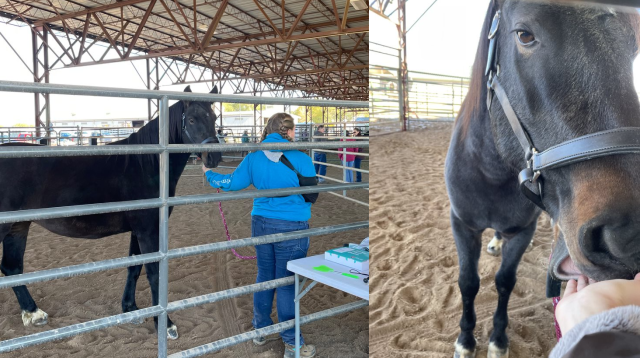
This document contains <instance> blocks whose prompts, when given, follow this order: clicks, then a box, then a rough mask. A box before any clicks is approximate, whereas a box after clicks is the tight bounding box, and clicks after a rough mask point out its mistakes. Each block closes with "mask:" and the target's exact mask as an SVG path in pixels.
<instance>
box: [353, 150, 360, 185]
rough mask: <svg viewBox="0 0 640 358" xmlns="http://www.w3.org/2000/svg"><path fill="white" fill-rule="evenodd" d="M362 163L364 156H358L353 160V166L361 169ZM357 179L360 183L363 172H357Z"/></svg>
mask: <svg viewBox="0 0 640 358" xmlns="http://www.w3.org/2000/svg"><path fill="white" fill-rule="evenodd" d="M361 163H362V157H361V156H356V160H354V161H353V167H354V168H356V169H360V164H361ZM356 181H357V182H358V183H359V182H361V181H362V173H360V172H356Z"/></svg>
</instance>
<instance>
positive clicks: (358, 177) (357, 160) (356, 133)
mask: <svg viewBox="0 0 640 358" xmlns="http://www.w3.org/2000/svg"><path fill="white" fill-rule="evenodd" d="M353 136H354V137H360V136H362V132H361V131H360V128H354V129H353ZM355 149H357V152H358V153H362V148H355ZM355 157H356V158H355V159H354V161H353V167H354V168H356V169H360V166H361V165H362V157H361V156H359V155H356V156H355ZM361 181H362V173H360V172H356V182H358V183H360V182H361Z"/></svg>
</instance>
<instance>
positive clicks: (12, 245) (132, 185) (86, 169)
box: [0, 87, 222, 339]
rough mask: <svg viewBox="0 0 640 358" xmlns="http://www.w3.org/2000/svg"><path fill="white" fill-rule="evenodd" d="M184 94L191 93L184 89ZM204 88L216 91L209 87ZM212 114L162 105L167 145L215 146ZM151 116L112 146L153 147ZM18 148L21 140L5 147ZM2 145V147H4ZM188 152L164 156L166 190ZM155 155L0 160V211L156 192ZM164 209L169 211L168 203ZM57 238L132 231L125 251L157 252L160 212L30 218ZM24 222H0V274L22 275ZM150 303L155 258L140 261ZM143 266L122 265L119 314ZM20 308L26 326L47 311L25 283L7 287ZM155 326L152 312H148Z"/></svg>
mask: <svg viewBox="0 0 640 358" xmlns="http://www.w3.org/2000/svg"><path fill="white" fill-rule="evenodd" d="M185 92H191V89H190V88H189V87H187V88H186V89H185ZM211 93H218V89H217V87H215V88H214V89H213V90H212V91H211ZM215 121H216V116H215V114H214V113H213V111H212V109H211V103H206V102H189V101H179V102H177V103H175V104H173V105H172V106H171V107H170V108H169V143H171V144H182V143H186V144H190V143H197V144H200V143H205V142H212V143H217V142H218V141H217V139H216V137H215V133H216V131H215ZM158 143H159V142H158V119H157V118H155V119H154V120H152V121H150V122H149V123H148V124H146V125H145V126H144V127H142V128H140V130H139V131H138V132H137V133H132V134H131V135H130V136H129V137H128V138H126V139H123V140H120V141H117V142H113V143H111V144H113V145H134V144H158ZM7 145H14V146H15V145H23V146H24V145H25V144H7ZM7 145H4V146H7ZM189 156H190V154H189V153H172V154H170V155H169V168H168V169H169V195H170V196H173V195H175V192H176V185H177V184H178V180H179V179H180V175H181V174H182V171H183V170H184V167H185V165H186V164H187V160H188V159H189ZM221 158H222V156H221V154H220V153H208V155H207V154H203V161H204V163H205V165H206V166H207V167H209V168H213V167H216V166H217V165H218V163H219V162H220V160H221ZM159 193H160V177H159V155H158V154H144V155H111V156H87V157H59V158H55V157H54V158H16V159H13V158H12V159H0V212H5V211H14V210H27V209H40V208H49V207H58V206H71V205H83V204H95V203H106V202H117V201H128V200H140V199H151V198H157V197H159ZM170 210H171V208H170ZM35 222H36V223H38V224H39V225H41V226H42V227H44V228H46V229H47V230H49V231H51V232H54V233H56V234H58V235H62V236H68V237H74V238H82V239H99V238H103V237H106V236H110V235H115V234H120V233H124V232H131V241H130V245H129V255H140V254H147V253H151V252H157V251H158V249H159V239H158V238H159V209H145V210H136V211H124V212H115V213H107V214H96V215H85V216H77V217H68V218H59V219H48V220H40V221H35ZM30 225H31V222H18V223H9V224H0V241H2V245H3V255H2V263H1V264H0V270H1V271H2V273H3V274H4V275H5V276H11V275H17V274H21V273H22V271H23V256H24V251H25V247H26V245H27V236H28V233H29V226H30ZM145 267H146V271H147V279H148V280H149V284H150V286H151V295H152V302H153V305H157V304H158V263H157V262H153V263H148V264H145ZM141 270H142V265H138V266H131V267H129V268H128V276H127V283H126V285H125V289H124V294H123V296H122V310H123V312H131V311H135V310H137V309H138V307H137V306H136V301H135V289H136V283H137V280H138V277H139V276H140V271H141ZM13 291H14V292H15V294H16V297H17V298H18V302H19V304H20V308H21V309H22V322H23V323H24V325H25V326H30V325H35V326H40V325H44V324H47V319H48V315H47V314H46V313H45V312H44V311H42V310H41V309H39V308H38V307H37V306H36V303H35V302H34V301H33V298H32V297H31V295H30V294H29V291H28V290H27V287H26V286H17V287H13ZM167 322H168V325H167V332H168V336H169V338H171V339H176V338H178V330H177V327H176V326H175V325H174V324H173V323H172V322H171V320H168V321H167ZM155 326H156V329H157V328H158V317H155Z"/></svg>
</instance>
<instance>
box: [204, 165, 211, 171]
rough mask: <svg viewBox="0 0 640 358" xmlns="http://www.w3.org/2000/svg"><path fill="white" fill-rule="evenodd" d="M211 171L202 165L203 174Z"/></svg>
mask: <svg viewBox="0 0 640 358" xmlns="http://www.w3.org/2000/svg"><path fill="white" fill-rule="evenodd" d="M209 170H211V169H209V168H207V167H205V166H204V164H202V172H203V173H206V172H208V171H209Z"/></svg>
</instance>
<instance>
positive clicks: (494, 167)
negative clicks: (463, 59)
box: [451, 92, 514, 181]
mask: <svg viewBox="0 0 640 358" xmlns="http://www.w3.org/2000/svg"><path fill="white" fill-rule="evenodd" d="M481 98H486V92H483V93H482V97H481ZM494 105H499V104H495V103H494ZM481 107H482V108H480V110H479V111H478V113H477V114H476V115H475V116H474V117H473V118H471V120H470V121H469V126H468V128H467V130H466V135H464V136H462V135H461V132H462V131H461V126H460V125H459V124H460V123H456V124H455V125H454V135H453V137H452V139H451V140H452V142H453V144H454V145H455V146H456V151H459V152H464V153H465V154H466V155H463V156H459V157H458V159H461V158H465V159H463V160H469V162H468V163H466V164H465V165H470V166H473V167H478V168H482V171H483V173H485V175H487V176H490V177H491V178H492V179H493V180H498V181H501V180H505V179H506V178H507V177H511V176H512V175H513V173H514V171H513V170H512V169H511V168H510V167H509V166H508V164H507V163H506V162H505V161H504V160H503V158H502V157H501V156H500V154H499V152H498V148H497V145H496V142H495V137H494V135H493V131H492V123H491V118H490V117H489V110H488V109H487V107H486V105H485V104H484V103H482V105H481Z"/></svg>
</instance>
